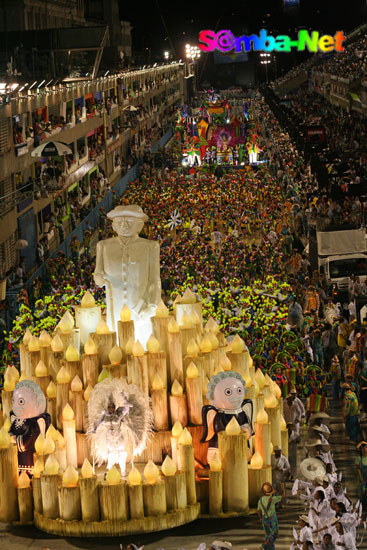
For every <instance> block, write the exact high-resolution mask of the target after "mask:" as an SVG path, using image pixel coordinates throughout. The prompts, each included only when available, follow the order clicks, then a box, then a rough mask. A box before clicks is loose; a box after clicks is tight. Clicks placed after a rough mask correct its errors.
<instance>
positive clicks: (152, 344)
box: [147, 334, 161, 353]
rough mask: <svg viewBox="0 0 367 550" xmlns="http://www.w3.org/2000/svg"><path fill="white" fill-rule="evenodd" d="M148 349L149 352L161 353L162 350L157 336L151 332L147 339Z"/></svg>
mask: <svg viewBox="0 0 367 550" xmlns="http://www.w3.org/2000/svg"><path fill="white" fill-rule="evenodd" d="M147 350H148V352H149V353H159V352H160V351H161V345H160V343H159V341H158V340H157V338H155V337H154V336H153V334H151V335H150V336H149V338H148V341H147Z"/></svg>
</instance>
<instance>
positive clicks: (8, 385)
mask: <svg viewBox="0 0 367 550" xmlns="http://www.w3.org/2000/svg"><path fill="white" fill-rule="evenodd" d="M15 386H16V380H15V379H14V378H12V377H11V376H9V375H8V374H7V373H5V376H4V390H5V391H14V390H15Z"/></svg>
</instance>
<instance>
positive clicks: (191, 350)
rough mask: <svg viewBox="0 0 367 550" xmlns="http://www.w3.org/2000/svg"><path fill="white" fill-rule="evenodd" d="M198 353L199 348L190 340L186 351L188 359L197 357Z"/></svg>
mask: <svg viewBox="0 0 367 550" xmlns="http://www.w3.org/2000/svg"><path fill="white" fill-rule="evenodd" d="M199 351H200V348H199V346H198V345H197V343H196V342H195V340H194V339H193V338H191V340H190V342H189V343H188V346H187V350H186V352H187V355H188V357H197V356H198V355H199Z"/></svg>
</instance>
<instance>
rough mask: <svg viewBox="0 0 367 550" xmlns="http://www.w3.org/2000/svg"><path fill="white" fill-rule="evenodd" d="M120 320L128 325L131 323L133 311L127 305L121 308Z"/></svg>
mask: <svg viewBox="0 0 367 550" xmlns="http://www.w3.org/2000/svg"><path fill="white" fill-rule="evenodd" d="M120 319H121V321H122V322H123V323H128V322H129V321H131V311H130V310H129V308H128V307H127V305H126V304H124V305H123V306H122V308H121V311H120Z"/></svg>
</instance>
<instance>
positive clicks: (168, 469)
mask: <svg viewBox="0 0 367 550" xmlns="http://www.w3.org/2000/svg"><path fill="white" fill-rule="evenodd" d="M162 472H163V474H164V475H165V476H174V475H175V473H176V472H177V466H176V464H175V463H174V462H173V460H172V458H171V457H170V456H168V455H167V456H166V458H165V459H164V461H163V464H162Z"/></svg>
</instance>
